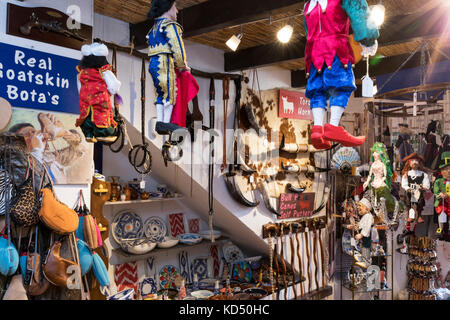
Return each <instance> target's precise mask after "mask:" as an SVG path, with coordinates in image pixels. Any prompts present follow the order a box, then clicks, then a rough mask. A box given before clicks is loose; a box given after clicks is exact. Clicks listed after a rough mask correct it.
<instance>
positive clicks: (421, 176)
mask: <svg viewBox="0 0 450 320" xmlns="http://www.w3.org/2000/svg"><path fill="white" fill-rule="evenodd" d="M403 162H404V163H405V165H404V167H403V171H402V188H403V189H404V190H405V191H406V197H407V203H406V206H407V207H408V210H409V211H408V212H409V218H408V224H407V226H406V230H408V231H410V228H411V222H413V221H417V223H423V222H424V220H423V219H422V211H423V208H424V207H425V197H424V194H425V191H426V190H429V189H430V179H429V177H428V174H427V173H425V172H424V171H423V170H424V169H423V163H424V159H423V157H422V156H420V155H418V154H417V153H415V152H414V153H412V154H410V155H409V156H407V157H406V158H404V159H403Z"/></svg>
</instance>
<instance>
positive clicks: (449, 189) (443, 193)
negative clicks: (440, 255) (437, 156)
mask: <svg viewBox="0 0 450 320" xmlns="http://www.w3.org/2000/svg"><path fill="white" fill-rule="evenodd" d="M439 169H440V170H441V174H442V178H440V179H437V180H436V181H435V182H434V187H433V193H434V199H435V201H434V207H435V210H436V213H437V214H438V216H439V220H438V221H439V229H438V230H437V233H439V234H440V233H442V232H443V228H444V224H445V223H447V222H448V217H449V216H450V198H449V197H450V152H443V153H442V155H441V165H440V166H439Z"/></svg>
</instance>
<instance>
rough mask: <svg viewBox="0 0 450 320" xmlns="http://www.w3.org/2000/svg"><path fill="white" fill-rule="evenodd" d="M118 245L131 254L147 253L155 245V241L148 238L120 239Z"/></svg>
mask: <svg viewBox="0 0 450 320" xmlns="http://www.w3.org/2000/svg"><path fill="white" fill-rule="evenodd" d="M120 246H121V247H122V249H123V250H125V251H126V252H129V253H132V254H147V253H149V252H150V251H152V250H153V249H155V247H156V243H154V242H151V241H150V240H148V239H145V238H143V239H136V240H131V239H130V240H122V241H121V242H120Z"/></svg>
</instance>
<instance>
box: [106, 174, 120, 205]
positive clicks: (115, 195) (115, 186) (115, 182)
mask: <svg viewBox="0 0 450 320" xmlns="http://www.w3.org/2000/svg"><path fill="white" fill-rule="evenodd" d="M111 179H112V182H111V198H110V199H109V200H110V201H118V200H119V199H120V193H121V191H122V187H121V186H120V184H119V177H111Z"/></svg>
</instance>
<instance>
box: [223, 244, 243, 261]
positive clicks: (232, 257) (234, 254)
mask: <svg viewBox="0 0 450 320" xmlns="http://www.w3.org/2000/svg"><path fill="white" fill-rule="evenodd" d="M222 250H223V255H224V257H225V260H226V261H227V262H228V263H232V264H234V263H236V262H240V261H243V260H244V254H243V253H242V251H241V249H239V248H238V247H236V246H235V245H234V244H232V243H228V244H225V245H224V246H223V248H222Z"/></svg>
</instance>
